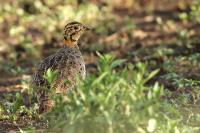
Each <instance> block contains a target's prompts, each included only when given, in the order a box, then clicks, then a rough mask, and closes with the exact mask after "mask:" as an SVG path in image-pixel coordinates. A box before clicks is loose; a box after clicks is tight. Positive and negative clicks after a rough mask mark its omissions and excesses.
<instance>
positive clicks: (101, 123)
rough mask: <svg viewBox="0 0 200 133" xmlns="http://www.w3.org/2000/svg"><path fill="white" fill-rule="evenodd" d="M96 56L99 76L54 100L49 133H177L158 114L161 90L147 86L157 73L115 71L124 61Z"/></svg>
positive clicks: (133, 68) (134, 68) (139, 67)
mask: <svg viewBox="0 0 200 133" xmlns="http://www.w3.org/2000/svg"><path fill="white" fill-rule="evenodd" d="M99 56H100V61H99V63H100V64H99V67H98V76H95V75H89V76H88V77H87V79H86V80H84V81H80V83H79V85H78V86H77V88H76V90H73V91H71V92H70V93H69V94H68V95H64V96H63V97H60V96H59V97H57V98H56V103H57V104H56V105H57V106H56V107H55V109H54V111H53V112H51V113H50V114H48V117H47V118H48V119H49V120H50V127H51V128H50V130H51V131H59V132H69V133H73V132H88V130H89V131H90V132H98V133H99V132H109V133H112V132H119V133H121V132H133V131H134V132H154V131H159V132H165V131H166V129H167V132H169V133H170V132H172V131H175V130H177V131H180V130H179V129H178V127H177V126H176V123H177V120H176V119H175V120H172V119H171V118H170V117H167V116H166V115H165V114H164V112H165V111H166V110H165V111H161V110H160V109H161V108H162V106H161V100H160V96H162V94H163V87H162V86H160V85H159V84H158V83H155V84H154V85H149V86H147V85H146V83H147V82H148V81H149V80H150V79H151V78H152V77H154V76H155V75H156V74H157V73H158V70H155V71H152V72H148V71H147V68H146V67H147V65H146V64H143V63H137V64H136V65H132V64H129V65H128V66H126V67H125V68H124V69H123V70H122V71H117V69H116V67H117V66H119V65H122V64H123V62H124V60H114V58H113V56H111V55H104V56H103V55H100V54H99ZM162 109H164V108H162ZM167 111H169V112H170V109H169V108H168V110H167ZM169 112H168V113H169ZM163 122H164V123H168V125H165V124H163ZM163 125H165V126H163ZM172 125H173V126H172ZM165 133H166V132H165Z"/></svg>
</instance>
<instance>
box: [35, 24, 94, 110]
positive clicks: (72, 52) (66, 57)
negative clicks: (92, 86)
mask: <svg viewBox="0 0 200 133" xmlns="http://www.w3.org/2000/svg"><path fill="white" fill-rule="evenodd" d="M90 29H91V28H89V27H88V26H86V25H84V24H82V23H80V22H77V21H72V22H70V23H68V24H67V25H65V27H64V32H63V43H62V48H60V49H59V50H58V51H57V52H56V53H54V54H52V55H50V56H48V57H46V58H44V59H43V60H42V61H41V62H40V63H39V65H37V68H36V71H35V73H34V74H33V76H32V81H31V86H34V88H36V97H37V99H38V103H39V112H48V111H50V110H51V109H52V108H53V107H54V105H55V103H54V101H53V100H52V99H51V97H52V96H53V95H54V94H62V93H67V92H68V91H71V90H73V89H74V88H75V87H76V85H77V77H80V78H81V79H84V78H85V77H86V68H85V62H84V59H83V56H82V54H81V51H80V49H79V46H78V44H79V39H80V37H81V36H82V35H83V33H85V32H86V31H88V30H90ZM49 69H51V70H52V71H56V73H57V76H56V78H55V80H54V81H53V83H51V84H49V83H48V81H47V79H45V78H44V74H45V73H46V72H47V71H48V70H49ZM43 88H47V89H53V90H54V91H53V93H54V94H51V93H49V92H47V91H46V90H45V89H43Z"/></svg>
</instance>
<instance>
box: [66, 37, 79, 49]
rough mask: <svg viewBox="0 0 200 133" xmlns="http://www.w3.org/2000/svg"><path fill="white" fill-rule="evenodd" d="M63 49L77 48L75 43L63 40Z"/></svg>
mask: <svg viewBox="0 0 200 133" xmlns="http://www.w3.org/2000/svg"><path fill="white" fill-rule="evenodd" d="M63 45H64V47H70V48H78V45H77V41H71V40H65V39H64V40H63Z"/></svg>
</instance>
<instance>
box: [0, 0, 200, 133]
mask: <svg viewBox="0 0 200 133" xmlns="http://www.w3.org/2000/svg"><path fill="white" fill-rule="evenodd" d="M71 21H79V22H81V23H83V24H85V25H88V26H90V27H92V28H93V30H92V31H90V32H88V33H86V34H84V36H82V38H81V39H80V49H81V51H82V54H83V56H84V60H85V62H86V67H87V73H89V75H90V76H89V78H88V80H87V81H86V83H85V85H83V86H82V88H81V89H80V87H79V91H80V90H81V92H82V91H84V94H85V97H87V98H86V101H84V100H83V99H81V97H79V96H80V95H78V96H76V99H73V95H72V100H71V102H72V104H65V105H63V109H66V108H67V109H69V110H71V109H74V110H71V112H70V111H69V110H67V111H69V112H67V113H69V117H71V118H72V122H73V120H76V119H74V118H79V117H80V116H81V117H80V118H82V117H83V118H85V114H87V113H88V112H89V113H88V116H90V115H91V112H94V114H100V115H102V114H104V115H105V119H106V120H107V121H108V123H109V124H110V123H111V124H110V125H109V124H108V125H109V126H110V127H112V126H113V125H114V126H113V127H115V122H116V123H117V119H116V118H118V117H120V115H119V114H121V115H122V116H125V117H124V118H125V119H124V121H125V123H123V124H124V126H125V127H126V126H129V125H131V126H132V127H133V128H135V129H137V131H138V132H142V133H144V132H145V131H148V132H153V131H154V130H155V127H156V124H157V126H158V132H159V129H161V130H160V131H162V132H164V133H167V132H168V133H171V132H176V133H179V132H181V131H182V130H179V129H184V131H185V132H187V133H188V132H191V129H194V131H197V132H198V131H199V124H200V110H199V105H200V89H199V88H200V0H56V1H55V0H6V1H3V0H2V1H1V4H0V93H1V95H0V101H1V103H0V125H1V126H0V131H4V130H5V128H7V127H11V129H13V127H14V126H15V129H16V130H18V129H19V127H23V126H24V125H27V123H29V122H30V121H34V120H36V121H37V118H38V117H40V116H38V114H37V113H36V112H35V111H36V110H37V107H36V106H33V108H31V109H27V108H25V106H24V104H23V102H22V100H23V98H24V96H23V95H21V94H20V93H16V94H15V93H14V95H5V97H3V98H2V95H4V93H3V92H15V91H17V92H19V90H21V89H22V88H24V87H25V86H24V85H27V84H28V82H27V81H26V79H27V77H28V76H29V77H30V75H32V74H33V72H34V71H35V66H36V64H38V63H39V62H40V61H41V60H42V59H43V58H45V57H47V56H48V55H50V54H52V53H55V52H56V51H57V50H58V49H59V48H60V47H61V45H62V40H63V36H62V32H63V28H64V26H65V25H66V24H67V23H68V22H71ZM97 52H98V53H100V54H102V55H104V54H110V55H113V56H115V57H116V59H126V62H125V63H124V64H123V66H120V67H117V69H116V70H115V69H113V68H112V69H110V68H109V67H110V66H109V65H110V64H111V62H110V60H112V59H113V58H112V57H111V56H108V55H107V56H98V54H97ZM101 59H104V61H102V62H103V63H102V62H101ZM99 60H100V61H99ZM98 62H101V63H102V64H103V65H105V68H109V69H106V70H107V71H106V72H107V75H108V76H107V75H106V76H105V73H103V74H104V75H103V74H102V73H100V72H99V73H98V71H97V67H98V65H99V64H101V63H99V64H98ZM123 62H124V60H117V61H115V62H114V63H113V64H114V65H113V66H117V65H119V64H120V63H123ZM109 63H110V64H109ZM103 65H102V66H100V65H99V66H100V67H102V68H104V66H103ZM129 65H130V66H129ZM129 67H130V68H133V69H129ZM126 68H127V69H126ZM146 69H147V70H146ZM120 70H122V71H120ZM153 70H155V71H153ZM103 72H104V71H103ZM150 72H151V73H150ZM99 75H100V78H99V77H98V76H99ZM102 75H103V76H102ZM127 75H129V76H130V77H128V76H127ZM132 76H133V79H131V80H130V78H131V77H132ZM102 77H103V78H102ZM152 77H153V78H152ZM102 79H103V80H102ZM119 79H120V82H119V81H118V80H119ZM104 80H105V82H104ZM93 81H94V82H93ZM122 81H123V82H122ZM147 81H148V82H147ZM125 83H126V84H125ZM158 83H159V84H158ZM91 84H92V85H93V86H92V87H93V89H91V90H88V88H92V87H91ZM121 86H122V87H124V88H123V89H121ZM105 88H106V89H105ZM110 88H111V89H110ZM116 88H117V90H116ZM130 88H131V89H130ZM132 88H135V89H132ZM163 88H164V90H163ZM112 89H113V90H114V91H112ZM96 90H98V91H99V92H100V93H98V91H96ZM110 90H111V92H112V93H110V92H109V91H110ZM138 90H139V91H138ZM162 90H163V94H162ZM134 91H136V92H134ZM108 92H109V93H108ZM116 92H117V93H116ZM130 92H131V94H132V95H130ZM6 94H10V93H6ZM94 94H95V95H94ZM107 94H109V95H111V96H110V97H112V98H110V99H109V98H108V99H109V100H107V102H104V100H105V99H107ZM125 94H126V95H125ZM81 95H82V93H81ZM108 97H109V96H108ZM113 97H114V98H113ZM118 97H120V98H121V99H120V98H118ZM133 97H134V98H133ZM103 98H104V99H103ZM2 99H3V100H2ZM13 99H14V100H13ZM127 99H128V100H127ZM9 100H10V101H11V102H7V101H9ZM77 101H78V102H77ZM84 102H86V104H85V103H84ZM80 103H81V104H80ZM113 103H115V104H113ZM58 105H59V104H58ZM61 105H62V104H61ZM97 105H98V106H97ZM110 105H113V106H110ZM64 107H65V108H64ZM172 107H175V108H176V109H174V108H173V109H172ZM80 109H82V110H81V111H80ZM95 109H96V110H95ZM103 109H104V110H103ZM120 109H121V110H120ZM88 110H89V111H88ZM124 110H126V111H125V112H124ZM90 111H91V112H90ZM24 112H25V113H24ZM60 112H64V113H65V112H66V110H65V111H63V110H58V111H57V112H56V110H55V114H61V115H60V117H52V118H53V121H54V122H55V124H54V125H55V126H56V125H59V124H58V123H57V121H55V119H54V118H56V119H60V118H62V121H65V122H68V120H71V119H66V118H68V114H67V116H66V117H63V115H62V113H60ZM102 112H103V113H102ZM127 112H128V113H127ZM171 112H173V113H172V114H173V115H171ZM24 114H26V115H28V119H27V117H22V116H24ZM144 114H146V115H144ZM147 114H148V115H147ZM174 114H178V115H179V117H176V119H175V117H174V116H175V115H174ZM55 116H56V115H55ZM75 116H76V117H75ZM94 117H96V116H94ZM86 118H87V115H86ZM130 118H131V119H130ZM171 118H172V119H171ZM18 119H19V120H18ZM3 120H5V121H3ZM6 120H10V121H11V122H10V121H8V122H7V121H6ZM16 120H18V122H16ZM94 120H97V121H99V120H100V119H99V118H97V119H96V118H95V119H94ZM106 120H104V119H101V120H100V121H101V124H102V125H103V126H107V125H106V124H107V123H105V121H106ZM127 120H130V121H127ZM62 121H61V123H62ZM126 121H127V122H128V123H129V124H127V123H126ZM6 122H7V123H6ZM78 122H79V119H78ZM84 122H85V121H84V119H83V123H84ZM112 122H113V123H114V124H113V125H112ZM156 122H157V123H156ZM22 123H24V125H23V124H22ZM36 123H37V122H36ZM69 123H70V122H69ZM75 123H76V122H75ZM91 123H92V124H91V125H90V124H87V123H86V125H90V126H91V128H93V129H95V131H99V130H98V128H94V125H95V124H93V120H92V121H91ZM180 123H181V124H182V125H181V124H180ZM184 123H186V124H184ZM6 124H7V126H5V125H6ZM29 124H30V123H29ZM84 124H85V123H84ZM178 124H179V126H180V125H181V126H180V128H179V129H178V128H177V125H178ZM31 125H32V124H31ZM77 125H78V126H79V125H80V124H79V123H78V124H77ZM97 125H99V124H97ZM102 125H100V126H99V129H102V128H101V127H102ZM145 125H147V126H146V127H147V128H146V127H145ZM68 126H70V124H66V129H69V128H68ZM109 126H108V128H107V129H108V130H109V131H110V132H111V130H110V129H112V128H110V127H109ZM190 126H191V127H192V128H191V127H190ZM40 127H42V128H43V127H44V126H40ZM58 127H59V126H58ZM116 127H117V126H116ZM119 127H120V129H123V128H124V127H123V126H122V125H121V123H119ZM119 127H117V128H116V129H115V128H113V129H115V130H117V131H118V128H119ZM152 127H153V129H152ZM193 127H194V128H193ZM1 128H2V129H1ZM72 129H79V128H77V127H76V126H75V127H73V128H72ZM105 129H106V128H105ZM107 129H106V130H107ZM130 129H131V128H130ZM143 129H144V130H143ZM86 130H88V128H86ZM115 130H113V132H114V131H115ZM71 131H72V132H73V131H74V132H76V130H71ZM87 132H88V131H87ZM119 132H120V130H119ZM111 133H112V132H111Z"/></svg>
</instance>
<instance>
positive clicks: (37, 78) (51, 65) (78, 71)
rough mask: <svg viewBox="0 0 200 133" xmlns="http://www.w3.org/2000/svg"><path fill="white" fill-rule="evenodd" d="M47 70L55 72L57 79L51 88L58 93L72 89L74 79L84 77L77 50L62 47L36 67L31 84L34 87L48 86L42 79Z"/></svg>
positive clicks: (81, 60) (79, 54)
mask: <svg viewBox="0 0 200 133" xmlns="http://www.w3.org/2000/svg"><path fill="white" fill-rule="evenodd" d="M48 69H51V70H53V71H57V73H58V74H57V77H56V79H55V81H54V82H53V83H52V87H54V88H56V89H57V90H58V91H61V90H62V91H65V90H69V89H72V88H74V86H75V84H76V78H77V77H81V78H84V77H85V63H84V60H83V57H82V55H81V52H80V50H79V49H78V48H70V47H64V48H61V49H60V50H59V51H58V52H56V53H55V54H53V55H50V56H48V57H47V58H45V59H44V60H42V62H41V63H40V64H39V65H38V67H37V71H36V73H35V74H34V76H33V84H34V85H36V86H48V85H49V83H48V82H47V80H46V79H45V78H44V74H45V73H46V71H47V70H48Z"/></svg>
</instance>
